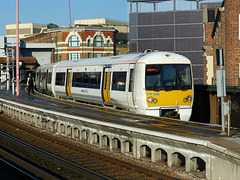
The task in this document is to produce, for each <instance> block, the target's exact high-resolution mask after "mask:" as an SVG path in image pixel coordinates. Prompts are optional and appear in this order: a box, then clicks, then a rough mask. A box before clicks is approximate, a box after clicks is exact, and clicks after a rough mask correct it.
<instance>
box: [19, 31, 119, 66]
mask: <svg viewBox="0 0 240 180" xmlns="http://www.w3.org/2000/svg"><path fill="white" fill-rule="evenodd" d="M114 33H116V32H115V30H113V29H109V30H108V29H104V30H103V29H101V28H100V29H97V28H95V29H93V28H89V29H88V28H87V27H85V28H84V30H83V28H81V29H79V28H67V29H66V28H63V29H61V28H59V29H51V30H48V31H46V32H44V33H41V34H38V35H34V36H32V37H29V38H25V39H23V41H24V42H25V43H55V44H56V48H55V57H54V61H55V62H58V61H63V60H72V59H82V58H92V57H99V56H113V55H115V48H114V46H115V39H114ZM72 37H74V40H72V39H71V38H72ZM96 37H101V38H100V42H99V43H98V44H97V45H96V39H95V38H96ZM73 41H74V42H73ZM98 41H99V40H98ZM71 43H73V44H72V45H71Z"/></svg>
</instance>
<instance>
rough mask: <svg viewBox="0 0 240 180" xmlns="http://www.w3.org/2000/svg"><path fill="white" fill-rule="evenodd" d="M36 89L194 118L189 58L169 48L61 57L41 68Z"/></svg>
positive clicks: (137, 110)
mask: <svg viewBox="0 0 240 180" xmlns="http://www.w3.org/2000/svg"><path fill="white" fill-rule="evenodd" d="M35 80H36V87H37V89H38V90H40V91H42V92H45V93H49V94H52V95H54V96H55V97H65V98H72V99H75V100H79V101H85V102H91V103H95V104H102V105H107V106H112V107H117V108H124V109H128V110H129V111H133V112H136V113H140V114H146V115H152V116H165V117H174V118H179V119H181V120H184V121H188V120H189V119H190V116H191V113H192V105H193V78H192V66H191V62H190V60H189V59H187V58H186V57H184V56H181V55H178V54H174V53H169V52H158V51H157V52H146V53H139V54H126V55H120V56H111V57H102V58H92V59H80V60H71V61H70V60H69V61H62V62H58V63H54V64H47V65H43V66H40V67H38V69H37V72H36V78H35Z"/></svg>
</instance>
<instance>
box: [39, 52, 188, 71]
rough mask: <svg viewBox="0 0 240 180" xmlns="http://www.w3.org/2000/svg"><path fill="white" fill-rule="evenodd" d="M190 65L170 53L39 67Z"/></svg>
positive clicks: (143, 54)
mask: <svg viewBox="0 0 240 180" xmlns="http://www.w3.org/2000/svg"><path fill="white" fill-rule="evenodd" d="M136 62H141V63H146V64H148V62H149V63H190V60H189V59H187V58H186V57H184V56H182V55H179V54H175V53H171V52H160V51H157V52H148V53H136V54H125V55H118V56H107V57H101V58H88V59H79V60H66V61H61V62H58V63H53V64H48V65H43V66H40V68H45V67H73V66H74V67H77V66H91V65H103V66H104V65H112V64H129V63H130V64H131V63H136Z"/></svg>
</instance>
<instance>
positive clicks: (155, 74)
mask: <svg viewBox="0 0 240 180" xmlns="http://www.w3.org/2000/svg"><path fill="white" fill-rule="evenodd" d="M135 82H136V83H135V88H134V89H135V90H134V92H135V93H134V94H135V104H136V106H137V109H136V110H137V112H138V113H142V114H147V115H153V116H164V117H171V118H178V119H181V120H184V121H188V120H189V119H190V117H191V113H192V105H193V96H194V94H193V79H192V67H191V62H190V60H189V59H187V58H186V57H184V56H181V55H178V54H174V53H166V52H162V53H160V52H159V53H151V54H148V55H146V56H144V57H142V58H140V59H139V60H138V62H137V63H136V73H135Z"/></svg>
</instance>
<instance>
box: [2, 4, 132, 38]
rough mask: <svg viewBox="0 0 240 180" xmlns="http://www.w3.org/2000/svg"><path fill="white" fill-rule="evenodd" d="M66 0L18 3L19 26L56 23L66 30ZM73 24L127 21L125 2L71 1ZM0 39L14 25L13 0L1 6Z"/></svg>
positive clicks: (67, 20) (14, 5)
mask: <svg viewBox="0 0 240 180" xmlns="http://www.w3.org/2000/svg"><path fill="white" fill-rule="evenodd" d="M68 2H69V0H19V7H20V8H19V21H20V22H21V23H39V24H48V23H56V24H57V25H59V26H68V25H69V24H70V18H69V6H68ZM70 2H71V12H72V24H74V20H76V19H90V18H109V19H115V20H121V21H126V22H127V21H128V3H127V0H88V1H85V0H70ZM0 4H1V5H0V36H5V27H6V24H15V23H16V0H1V2H0Z"/></svg>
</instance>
